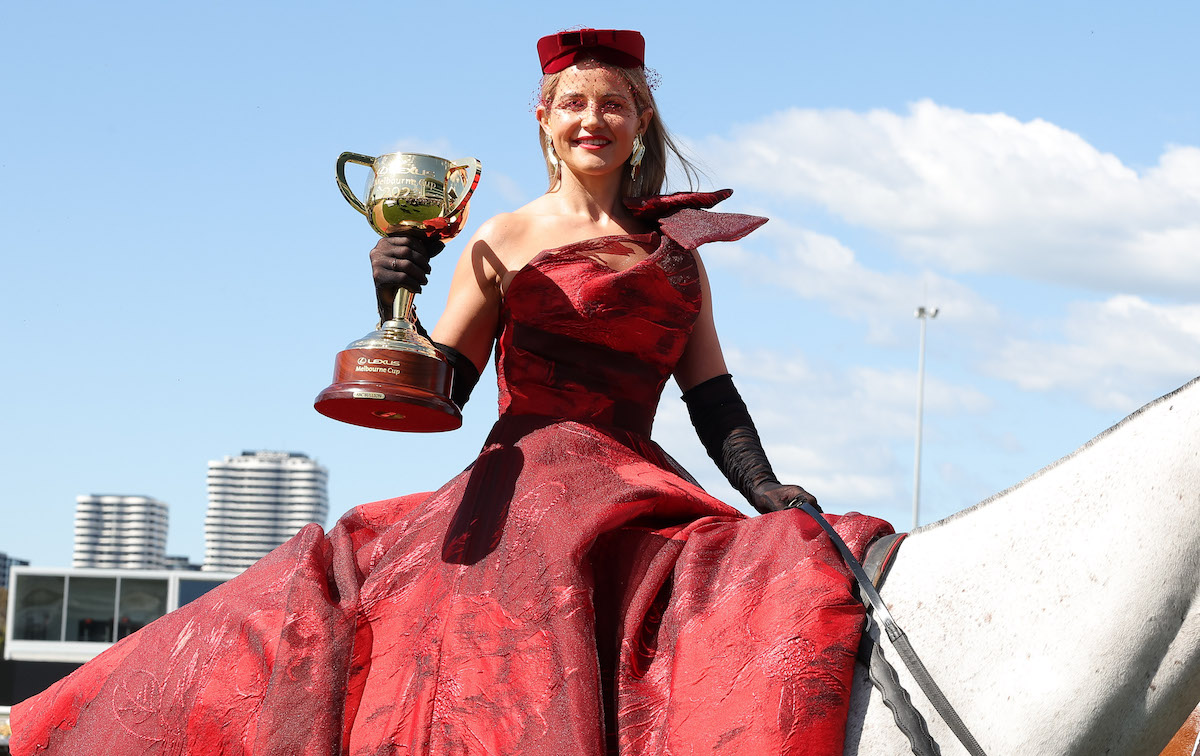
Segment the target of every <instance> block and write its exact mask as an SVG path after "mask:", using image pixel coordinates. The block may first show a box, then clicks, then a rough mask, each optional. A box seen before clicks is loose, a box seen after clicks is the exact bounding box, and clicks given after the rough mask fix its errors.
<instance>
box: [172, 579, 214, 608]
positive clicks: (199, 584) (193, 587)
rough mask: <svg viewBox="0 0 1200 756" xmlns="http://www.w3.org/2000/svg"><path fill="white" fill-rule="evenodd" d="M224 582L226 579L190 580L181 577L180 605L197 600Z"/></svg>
mask: <svg viewBox="0 0 1200 756" xmlns="http://www.w3.org/2000/svg"><path fill="white" fill-rule="evenodd" d="M224 582H225V581H224V580H188V579H182V578H181V579H180V581H179V605H180V606H183V605H184V604H187V603H190V602H192V601H195V600H196V599H198V598H200V597H201V596H203V595H204V594H206V593H208V592H209V591H211V590H212V589H213V588H216V587H217V586H218V585H220V584H221V583H224Z"/></svg>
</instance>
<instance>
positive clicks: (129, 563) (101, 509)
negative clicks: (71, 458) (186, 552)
mask: <svg viewBox="0 0 1200 756" xmlns="http://www.w3.org/2000/svg"><path fill="white" fill-rule="evenodd" d="M166 555H167V505H166V504H164V503H163V502H161V501H159V500H158V499H153V498H151V497H149V496H122V495H109V494H91V495H87V496H76V497H75V555H74V559H73V564H74V566H75V567H97V568H103V569H118V570H158V569H162V568H163V564H164V560H165V559H166Z"/></svg>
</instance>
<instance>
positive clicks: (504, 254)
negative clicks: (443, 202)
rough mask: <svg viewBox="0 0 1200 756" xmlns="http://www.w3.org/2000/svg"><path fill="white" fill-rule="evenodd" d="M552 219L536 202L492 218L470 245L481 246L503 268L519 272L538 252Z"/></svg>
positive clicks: (481, 228)
mask: <svg viewBox="0 0 1200 756" xmlns="http://www.w3.org/2000/svg"><path fill="white" fill-rule="evenodd" d="M552 225H553V216H551V215H549V214H547V213H546V212H545V208H543V207H542V206H541V205H540V204H539V203H538V201H537V200H535V201H533V202H530V203H529V204H527V205H525V206H524V207H520V208H518V209H516V210H513V211H512V212H508V213H500V214H499V215H494V216H492V217H491V218H488V219H487V220H486V221H484V222H483V225H481V226H480V227H479V230H478V231H476V232H475V236H474V238H473V239H472V245H475V244H480V243H481V244H482V245H483V246H484V247H485V248H486V249H487V250H488V253H489V254H490V255H493V256H495V257H496V258H498V259H499V260H500V261H501V262H502V263H503V264H504V265H503V267H510V266H513V267H516V268H519V267H521V266H522V265H524V264H525V263H526V262H528V259H527V258H529V257H532V256H533V255H535V254H537V252H538V251H539V250H540V249H541V246H540V244H541V241H542V240H543V237H545V236H546V235H547V232H548V227H549V226H552Z"/></svg>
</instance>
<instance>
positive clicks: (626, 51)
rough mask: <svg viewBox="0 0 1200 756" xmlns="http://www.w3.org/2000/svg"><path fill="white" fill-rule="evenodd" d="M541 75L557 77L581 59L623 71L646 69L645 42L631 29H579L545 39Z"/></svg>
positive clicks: (540, 47)
mask: <svg viewBox="0 0 1200 756" xmlns="http://www.w3.org/2000/svg"><path fill="white" fill-rule="evenodd" d="M537 50H538V58H539V59H540V60H541V62H542V73H545V74H552V73H558V72H559V71H561V70H563V69H564V68H566V67H567V66H570V65H571V64H573V63H574V62H575V61H576V60H579V59H580V58H595V59H596V60H600V61H603V62H605V63H611V64H613V65H614V66H620V67H621V68H641V67H642V66H644V65H645V62H644V58H645V55H646V39H645V38H644V37H643V36H642V34H641V32H636V31H632V30H629V29H576V30H575V31H565V32H559V33H558V34H550V35H548V36H545V37H542V38H541V39H539V40H538V43H537Z"/></svg>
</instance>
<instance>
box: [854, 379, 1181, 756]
mask: <svg viewBox="0 0 1200 756" xmlns="http://www.w3.org/2000/svg"><path fill="white" fill-rule="evenodd" d="M1198 589H1200V378H1198V379H1196V380H1193V381H1192V382H1190V383H1188V384H1187V385H1185V386H1183V387H1182V388H1180V389H1179V390H1177V391H1175V392H1174V393H1171V394H1168V395H1167V396H1164V397H1162V398H1161V399H1158V400H1157V401H1154V402H1152V403H1150V404H1148V405H1146V406H1145V407H1143V408H1142V409H1140V410H1138V411H1137V412H1135V413H1133V414H1132V415H1130V416H1129V417H1127V418H1125V419H1124V420H1123V421H1121V422H1120V423H1118V424H1117V425H1116V426H1114V427H1112V428H1110V429H1109V430H1108V431H1106V432H1104V433H1103V434H1101V435H1100V436H1098V437H1096V438H1095V439H1093V440H1092V441H1090V442H1089V443H1087V444H1086V445H1085V446H1084V447H1083V448H1081V449H1079V450H1078V451H1076V452H1075V453H1073V454H1071V455H1070V456H1068V457H1065V458H1064V459H1062V460H1060V461H1059V462H1057V463H1055V464H1053V465H1051V466H1049V467H1047V468H1045V469H1044V470H1042V471H1040V472H1038V473H1037V474H1035V475H1033V476H1032V477H1030V478H1029V479H1027V480H1025V481H1024V482H1022V483H1021V484H1019V485H1017V486H1015V487H1013V488H1010V489H1009V490H1007V491H1004V492H1003V493H1000V494H998V495H997V496H994V497H993V498H991V499H988V500H987V501H985V502H983V503H981V504H978V505H976V506H974V507H972V508H970V509H967V510H965V511H963V512H960V513H958V514H956V515H953V516H951V517H949V518H947V519H945V520H942V521H941V522H938V523H934V524H932V525H929V526H926V527H922V528H919V529H917V530H916V531H914V532H913V534H912V535H911V536H910V537H909V538H908V540H907V541H905V543H904V544H903V545H902V546H901V547H900V551H899V553H898V555H897V557H896V561H895V564H894V566H893V568H892V570H891V573H890V574H889V575H888V577H887V581H886V583H885V584H884V587H883V590H882V591H881V593H882V594H883V598H884V600H885V602H886V603H887V605H888V607H889V609H890V611H891V612H892V615H893V617H895V619H896V622H897V624H899V626H900V627H901V628H902V629H903V630H904V631H905V632H906V633H907V634H908V638H909V640H910V641H911V642H912V645H913V647H914V648H915V650H916V652H917V654H919V655H920V657H921V659H922V660H923V661H924V662H925V664H926V666H927V667H928V668H929V671H930V673H931V674H932V676H933V679H934V680H936V681H937V683H938V684H939V685H940V686H941V688H942V690H943V691H944V692H945V694H946V697H947V698H948V699H949V700H950V702H951V703H952V704H953V705H954V707H955V709H957V711H958V713H959V714H960V716H961V717H962V719H963V721H964V722H965V723H966V725H967V727H968V728H969V729H970V730H971V732H972V733H973V734H974V735H975V738H976V739H977V740H978V741H979V745H980V746H982V748H983V750H984V751H985V752H986V753H987V754H988V756H1013V755H1014V754H1015V755H1018V756H1025V755H1026V754H1029V755H1030V756H1051V755H1057V754H1072V755H1076V754H1078V755H1079V756H1095V755H1096V754H1148V755H1150V754H1158V753H1159V752H1160V751H1161V750H1162V749H1163V747H1164V746H1166V744H1167V742H1168V741H1169V740H1170V739H1171V736H1172V735H1173V734H1174V733H1175V731H1176V730H1177V729H1178V728H1179V727H1180V726H1181V725H1182V724H1183V723H1184V721H1185V720H1186V719H1187V716H1188V714H1189V712H1191V710H1192V708H1193V707H1194V706H1195V705H1196V702H1197V701H1200V601H1198V599H1200V590H1198ZM883 648H884V652H885V654H886V655H887V659H888V661H890V662H891V663H892V665H893V666H895V667H896V668H897V670H898V672H899V674H900V678H901V680H902V682H903V683H904V687H905V688H906V689H907V690H908V691H909V692H910V694H911V695H912V699H913V702H914V703H915V704H916V706H917V708H918V710H919V711H920V712H921V713H922V714H923V715H924V717H925V719H926V721H928V723H929V728H930V732H931V734H932V735H933V737H934V739H935V740H936V741H937V742H938V744H939V745H940V746H941V750H942V753H943V755H944V756H950V754H960V753H965V751H964V750H963V748H962V746H961V745H960V744H959V743H958V741H957V740H956V739H955V737H954V736H953V735H952V734H951V732H950V731H949V729H948V728H947V727H946V725H945V724H944V723H943V722H942V720H941V718H940V717H938V716H937V715H936V714H935V713H934V711H933V707H932V706H931V705H930V704H929V702H928V700H927V699H926V698H925V696H924V695H923V694H922V693H921V692H920V689H919V688H918V687H917V685H916V683H915V682H914V681H913V679H912V677H911V676H910V675H909V674H908V672H907V670H906V669H904V668H903V664H902V663H901V661H900V659H899V655H898V653H897V652H896V651H895V649H893V648H892V646H891V644H889V643H888V642H887V641H886V636H885V640H884V642H883ZM854 684H855V687H854V690H853V693H852V696H851V709H850V719H849V722H848V724H847V729H846V735H847V737H846V747H845V753H846V754H864V756H866V755H870V756H895V755H899V754H907V753H909V752H910V751H909V747H908V741H907V740H906V739H905V737H904V736H903V735H902V734H901V732H900V730H899V729H897V727H896V725H895V723H894V722H893V719H892V716H891V713H890V712H889V711H888V710H887V709H886V708H885V707H884V705H883V702H882V700H881V699H880V697H879V695H878V693H876V692H875V691H874V690H873V689H872V688H871V685H870V683H869V682H868V681H867V678H866V673H865V670H864V669H863V668H862V667H861V665H860V666H859V668H858V669H857V673H856V677H855V683H854Z"/></svg>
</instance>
